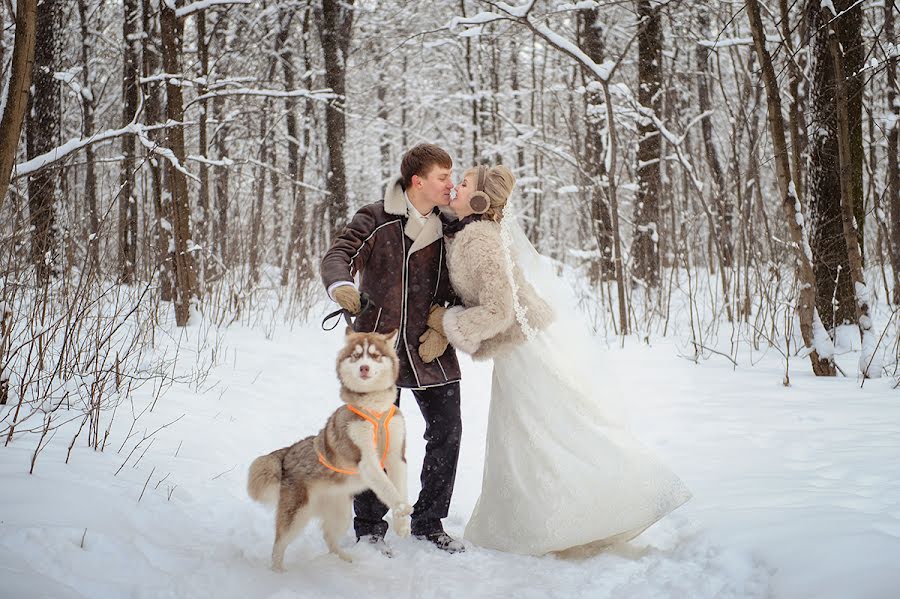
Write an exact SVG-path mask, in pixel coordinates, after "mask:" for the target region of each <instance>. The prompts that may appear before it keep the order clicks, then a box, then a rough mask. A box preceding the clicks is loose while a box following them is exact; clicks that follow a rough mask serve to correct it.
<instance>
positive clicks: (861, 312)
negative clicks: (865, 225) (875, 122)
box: [822, 8, 881, 378]
mask: <svg viewBox="0 0 900 599" xmlns="http://www.w3.org/2000/svg"><path fill="white" fill-rule="evenodd" d="M826 11H828V9H827V8H823V9H822V12H823V13H825V15H824V16H825V18H828V17H829V16H830V15H829V13H827V12H826ZM835 21H836V20H835ZM835 21H832V22H831V25H830V26H829V27H828V30H829V32H828V33H829V39H828V46H829V49H830V51H831V57H832V59H833V61H834V63H833V64H834V80H835V94H834V99H835V106H836V108H837V110H836V112H837V122H838V132H837V136H838V166H839V167H840V173H839V177H840V193H841V225H842V228H843V233H844V243H845V244H846V246H847V258H848V262H849V264H850V272H849V273H848V274H849V277H850V281H851V283H853V299H854V302H853V305H854V308H855V316H856V321H857V324H858V325H859V332H860V337H861V338H862V351H861V352H860V358H859V372H860V373H862V375H863V377H865V378H877V377H879V376H881V363H880V362H879V361H877V360H875V357H876V356H875V353H876V351H877V347H876V340H875V333H874V331H873V330H872V315H871V313H870V310H869V298H868V295H869V293H868V290H867V289H866V279H865V275H864V273H863V263H862V252H861V251H860V241H859V237H858V236H857V234H856V216H855V215H854V204H853V201H854V197H853V193H852V191H851V188H852V185H853V168H852V163H851V159H852V152H851V150H850V146H851V134H850V110H849V106H850V101H849V98H848V97H847V87H848V85H847V77H846V72H845V71H844V56H843V54H844V50H843V49H842V48H841V45H840V43H839V42H838V38H837V26H836V24H835Z"/></svg>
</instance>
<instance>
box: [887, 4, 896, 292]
mask: <svg viewBox="0 0 900 599" xmlns="http://www.w3.org/2000/svg"><path fill="white" fill-rule="evenodd" d="M895 12H897V1H896V0H885V3H884V36H885V38H886V39H888V40H895V39H896V38H895V37H894V13H895ZM895 48H896V46H895ZM889 52H890V54H889V56H888V59H887V103H888V105H887V110H888V112H889V113H890V114H891V115H892V118H891V122H890V130H889V131H888V138H887V169H888V176H887V181H888V184H887V204H888V206H889V208H890V211H891V232H890V242H889V243H891V246H892V250H893V251H892V252H891V257H892V259H893V264H892V267H893V270H894V304H897V305H900V164H898V161H900V158H898V155H897V154H898V150H900V147H898V146H900V94H897V52H896V50H895V51H893V52H891V51H890V50H889Z"/></svg>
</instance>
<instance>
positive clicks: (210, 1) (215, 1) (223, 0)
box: [175, 0, 250, 19]
mask: <svg viewBox="0 0 900 599" xmlns="http://www.w3.org/2000/svg"><path fill="white" fill-rule="evenodd" d="M222 4H250V0H200V1H199V2H192V3H190V4H188V5H187V6H182V7H181V8H176V9H175V16H176V17H178V18H179V19H180V18H183V17H186V16H188V15H192V14H194V13H195V12H200V11H201V10H206V9H207V8H209V7H211V6H219V5H222Z"/></svg>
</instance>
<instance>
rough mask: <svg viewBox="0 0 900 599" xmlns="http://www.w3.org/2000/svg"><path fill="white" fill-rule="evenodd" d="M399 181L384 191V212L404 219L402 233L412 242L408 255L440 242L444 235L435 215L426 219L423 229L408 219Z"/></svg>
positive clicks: (406, 206)
mask: <svg viewBox="0 0 900 599" xmlns="http://www.w3.org/2000/svg"><path fill="white" fill-rule="evenodd" d="M400 181H401V178H400V177H397V178H396V179H395V180H394V182H393V183H391V184H389V185H388V186H387V189H385V190H384V211H385V212H387V213H388V214H393V215H394V216H405V217H406V227H405V228H404V232H405V233H406V236H407V237H409V238H410V239H413V240H414V241H413V244H412V247H411V248H410V249H409V253H410V254H412V253H414V252H417V251H419V250H421V249H422V248H425V247H428V246H429V245H431V244H432V243H434V242H435V241H438V240H440V239H441V237H442V236H443V234H444V227H443V225H442V224H441V219H439V218H438V216H437V215H436V214H433V215H431V216H430V217H429V218H428V221H426V223H425V226H424V227H419V226H418V224H419V223H418V222H416V221H415V219H413V218H410V215H409V204H408V202H407V199H406V194H405V193H404V192H403V186H401V185H400Z"/></svg>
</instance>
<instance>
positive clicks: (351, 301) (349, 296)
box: [331, 285, 360, 314]
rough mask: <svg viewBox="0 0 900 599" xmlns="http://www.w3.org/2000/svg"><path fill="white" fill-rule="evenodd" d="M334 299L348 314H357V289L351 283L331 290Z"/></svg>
mask: <svg viewBox="0 0 900 599" xmlns="http://www.w3.org/2000/svg"><path fill="white" fill-rule="evenodd" d="M331 295H332V296H333V297H334V301H336V302H337V303H338V304H340V306H341V308H343V309H344V310H346V311H347V312H349V313H350V314H359V309H360V300H359V291H357V289H356V287H354V286H353V285H341V286H340V287H337V288H335V290H334V291H332V292H331Z"/></svg>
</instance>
